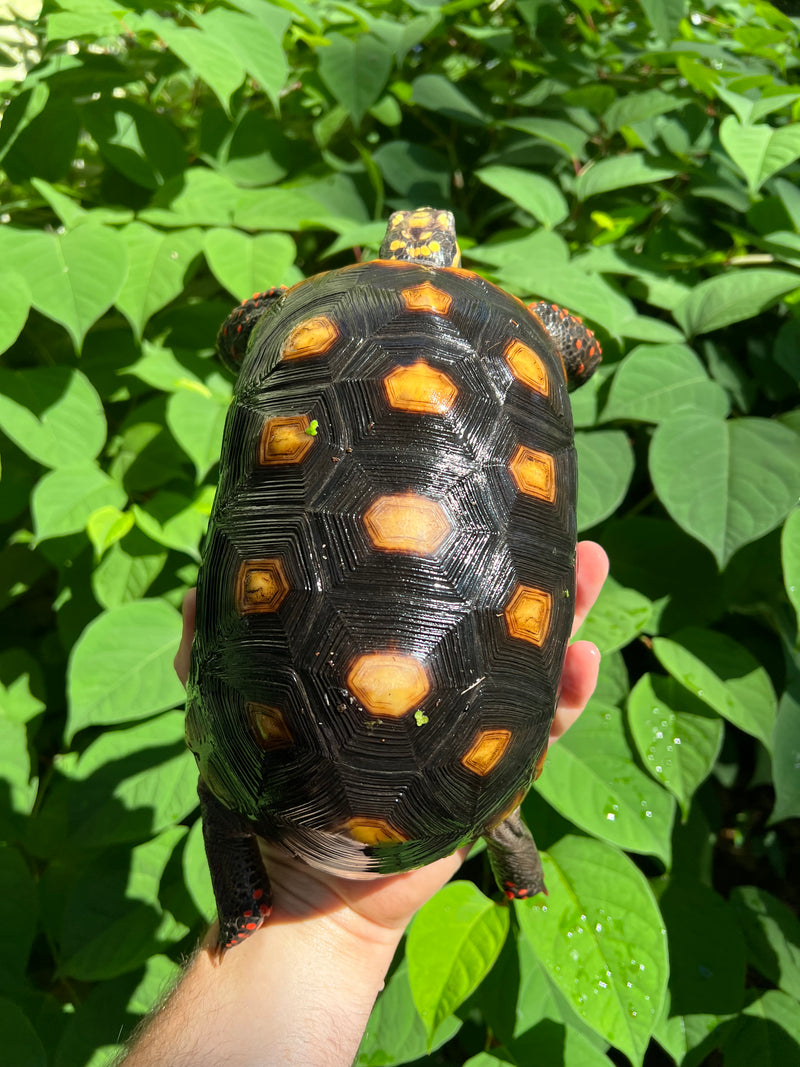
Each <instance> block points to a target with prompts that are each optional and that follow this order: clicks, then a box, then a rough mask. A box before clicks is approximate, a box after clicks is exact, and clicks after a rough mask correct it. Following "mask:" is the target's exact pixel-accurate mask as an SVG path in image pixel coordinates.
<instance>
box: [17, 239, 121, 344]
mask: <svg viewBox="0 0 800 1067" xmlns="http://www.w3.org/2000/svg"><path fill="white" fill-rule="evenodd" d="M0 256H2V257H3V258H4V259H6V261H7V262H8V261H11V262H13V263H14V270H15V273H18V274H19V275H21V277H22V278H23V279H24V281H25V283H26V284H27V286H28V288H29V289H30V292H31V302H32V303H33V306H34V307H35V308H36V310H37V311H41V313H42V314H43V315H46V316H47V317H48V318H51V319H53V320H55V321H56V322H59V323H61V325H62V326H64V327H65V328H66V330H67V331H68V332H69V334H70V336H71V337H72V340H73V342H74V344H75V347H76V348H77V349H80V347H81V345H82V343H83V339H84V337H85V336H86V333H87V331H88V330H89V328H90V327H91V326H92V325H93V323H95V322H96V321H97V319H99V318H100V316H101V315H102V314H103V312H104V311H106V310H107V308H109V307H110V306H111V305H112V304H113V303H114V301H115V299H116V297H117V294H118V293H119V291H120V289H121V288H122V284H123V282H124V281H125V277H126V274H127V271H128V256H127V250H126V248H125V244H124V242H123V240H122V238H121V237H120V235H119V234H118V233H117V232H116V230H112V229H111V228H110V227H106V226H101V225H99V224H93V223H92V224H87V225H86V226H79V227H78V228H77V229H75V230H70V231H69V233H62V234H53V233H43V232H41V231H36V230H30V231H28V230H11V229H10V228H8V227H5V226H4V227H0Z"/></svg>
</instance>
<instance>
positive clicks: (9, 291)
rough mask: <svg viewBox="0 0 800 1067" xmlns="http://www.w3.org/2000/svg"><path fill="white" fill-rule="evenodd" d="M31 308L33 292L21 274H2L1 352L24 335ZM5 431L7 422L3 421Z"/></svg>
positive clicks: (0, 307)
mask: <svg viewBox="0 0 800 1067" xmlns="http://www.w3.org/2000/svg"><path fill="white" fill-rule="evenodd" d="M30 306H31V291H30V289H29V287H28V285H27V284H26V282H25V280H24V278H22V277H20V275H19V274H16V273H15V274H8V273H6V272H2V273H0V352H5V350H6V349H7V348H11V346H12V345H13V343H14V342H15V341H16V339H17V338H18V337H19V335H20V334H21V333H22V328H23V326H24V325H25V323H26V321H27V318H28V311H29V310H30ZM3 424H4V425H3V428H4V429H5V420H3Z"/></svg>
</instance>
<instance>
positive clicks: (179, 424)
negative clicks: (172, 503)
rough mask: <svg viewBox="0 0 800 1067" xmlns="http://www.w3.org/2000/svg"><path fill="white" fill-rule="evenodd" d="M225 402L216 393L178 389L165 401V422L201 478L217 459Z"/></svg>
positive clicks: (225, 408)
mask: <svg viewBox="0 0 800 1067" xmlns="http://www.w3.org/2000/svg"><path fill="white" fill-rule="evenodd" d="M227 413H228V405H227V403H226V402H224V401H222V400H221V399H220V398H219V397H216V396H201V395H200V393H195V392H190V391H188V390H182V391H181V392H179V393H173V394H172V396H171V397H170V398H169V400H168V401H167V425H168V426H169V428H170V432H171V433H172V436H173V437H174V438H175V440H176V441H177V442H178V444H179V445H180V446H181V448H182V449H183V450H184V452H185V453H186V454H187V456H189V457H190V458H191V460H192V462H193V463H194V465H195V469H196V470H197V480H198V482H199V481H202V479H203V478H204V477H205V476H206V474H207V473H208V472H209V471H210V470H211V468H212V467H213V466H214V464H215V463H216V462H217V460H218V459H219V452H220V447H221V446H222V431H223V429H224V427H225V417H226V415H227Z"/></svg>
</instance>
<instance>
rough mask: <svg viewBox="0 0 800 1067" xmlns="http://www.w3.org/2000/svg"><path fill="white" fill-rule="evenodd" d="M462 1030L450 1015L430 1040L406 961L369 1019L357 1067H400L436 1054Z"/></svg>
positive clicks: (356, 1062) (389, 981)
mask: <svg viewBox="0 0 800 1067" xmlns="http://www.w3.org/2000/svg"><path fill="white" fill-rule="evenodd" d="M460 1029H461V1020H460V1019H459V1018H457V1017H456V1016H455V1015H450V1016H448V1017H447V1018H446V1019H445V1020H444V1021H443V1022H442V1024H441V1026H440V1027H439V1028H438V1029H437V1030H436V1032H435V1033H434V1034H433V1037H432V1038H431V1039H430V1040H429V1039H428V1035H427V1033H426V1030H425V1024H424V1023H423V1021H422V1019H420V1017H419V1012H418V1011H417V1009H416V1007H415V1006H414V999H413V997H412V995H411V986H410V985H409V982H408V960H407V959H406V958H403V960H402V962H401V963H400V966H399V967H398V968H397V970H395V971H394V972H393V973H392V976H391V977H390V978H389V979H388V981H387V982H386V985H385V987H384V989H383V991H382V992H381V994H380V996H379V997H378V999H377V1001H376V1003H375V1007H374V1008H373V1009H372V1014H371V1015H370V1017H369V1022H368V1023H367V1028H366V1030H365V1031H364V1037H363V1039H362V1041H361V1046H360V1048H359V1050H358V1056H357V1057H356V1061H355V1065H354V1067H377V1065H378V1064H380V1067H400V1065H402V1064H405V1063H411V1062H413V1061H414V1060H417V1059H420V1058H421V1057H423V1056H425V1053H426V1052H427V1050H428V1049H429V1048H430V1050H431V1052H434V1051H435V1050H436V1049H438V1048H439V1047H440V1046H441V1045H443V1044H444V1043H445V1042H446V1041H449V1040H450V1038H451V1037H453V1036H454V1035H455V1034H457V1033H458V1031H459V1030H460Z"/></svg>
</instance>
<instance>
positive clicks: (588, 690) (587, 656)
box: [550, 641, 600, 743]
mask: <svg viewBox="0 0 800 1067" xmlns="http://www.w3.org/2000/svg"><path fill="white" fill-rule="evenodd" d="M599 670H600V652H599V651H598V648H597V645H594V644H592V642H591V641H576V642H575V643H574V644H572V645H570V646H569V648H568V649H567V655H566V658H565V660H564V672H563V674H562V675H561V697H560V699H559V701H558V708H557V710H556V715H555V718H554V719H553V724H552V726H551V727H550V743H552V742H553V741H557V740H558V738H559V737H561V736H562V735H563V734H565V733H566V732H567V730H568V729H569V728H570V726H572V724H573V723H574V722H575V720H576V719H577V718H578V716H579V715H580V713H581V712H582V711H583V709H584V708H585V707H586V705H587V703H588V702H589V697H590V696H591V695H592V693H593V692H594V690H595V686H596V685H597V674H598V671H599Z"/></svg>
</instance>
